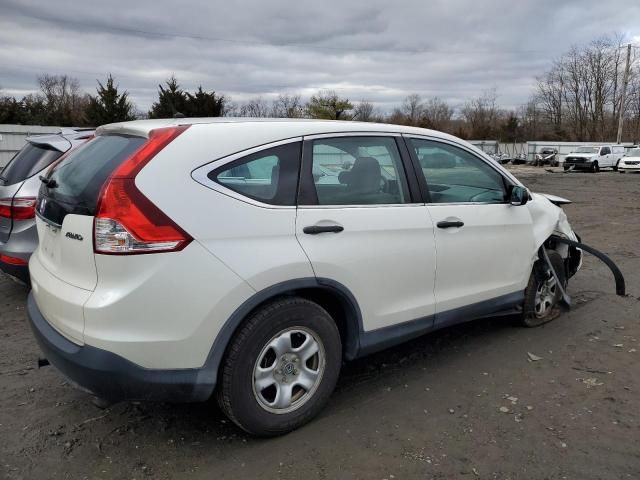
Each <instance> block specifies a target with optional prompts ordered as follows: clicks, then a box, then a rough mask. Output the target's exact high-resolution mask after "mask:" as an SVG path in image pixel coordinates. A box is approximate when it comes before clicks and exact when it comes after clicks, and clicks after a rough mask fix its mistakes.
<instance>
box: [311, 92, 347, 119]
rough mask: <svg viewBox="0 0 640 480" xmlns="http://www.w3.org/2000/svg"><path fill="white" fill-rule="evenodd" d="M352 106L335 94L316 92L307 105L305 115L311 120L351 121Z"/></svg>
mask: <svg viewBox="0 0 640 480" xmlns="http://www.w3.org/2000/svg"><path fill="white" fill-rule="evenodd" d="M351 110H353V105H352V104H351V102H349V100H348V99H346V98H340V97H338V94H336V92H331V91H329V92H318V93H317V94H316V95H312V96H311V100H309V102H308V103H307V113H308V115H309V116H310V117H311V118H321V119H323V120H351V119H352V115H351V114H350V111H351Z"/></svg>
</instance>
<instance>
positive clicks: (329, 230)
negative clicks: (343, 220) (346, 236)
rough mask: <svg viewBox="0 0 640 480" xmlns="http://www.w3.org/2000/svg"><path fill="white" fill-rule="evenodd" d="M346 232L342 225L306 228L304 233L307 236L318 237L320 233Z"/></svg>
mask: <svg viewBox="0 0 640 480" xmlns="http://www.w3.org/2000/svg"><path fill="white" fill-rule="evenodd" d="M343 230H344V227H343V226H342V225H312V226H310V227H304V228H303V229H302V231H303V232H304V233H306V234H307V235H317V234H319V233H340V232H342V231H343Z"/></svg>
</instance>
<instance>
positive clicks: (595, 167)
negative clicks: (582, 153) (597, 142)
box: [591, 161, 600, 173]
mask: <svg viewBox="0 0 640 480" xmlns="http://www.w3.org/2000/svg"><path fill="white" fill-rule="evenodd" d="M591 171H592V172H593V173H598V172H599V171H600V165H598V162H597V161H596V162H593V163H592V164H591Z"/></svg>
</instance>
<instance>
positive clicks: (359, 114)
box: [353, 100, 383, 122]
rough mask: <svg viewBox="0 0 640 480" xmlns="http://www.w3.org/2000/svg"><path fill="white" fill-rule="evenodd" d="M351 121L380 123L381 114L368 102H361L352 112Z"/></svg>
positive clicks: (381, 119)
mask: <svg viewBox="0 0 640 480" xmlns="http://www.w3.org/2000/svg"><path fill="white" fill-rule="evenodd" d="M353 119H354V120H358V121H360V122H382V121H383V118H382V114H380V112H379V111H378V110H377V109H376V108H375V107H374V105H373V103H371V102H369V101H368V100H361V101H360V103H358V104H357V105H356V106H355V108H354V110H353Z"/></svg>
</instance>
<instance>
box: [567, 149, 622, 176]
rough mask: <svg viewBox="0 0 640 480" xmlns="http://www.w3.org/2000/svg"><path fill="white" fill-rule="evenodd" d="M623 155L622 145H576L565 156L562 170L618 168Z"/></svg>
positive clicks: (596, 170) (594, 170) (593, 170)
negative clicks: (576, 146)
mask: <svg viewBox="0 0 640 480" xmlns="http://www.w3.org/2000/svg"><path fill="white" fill-rule="evenodd" d="M623 156H624V146H622V145H601V146H593V147H591V146H585V147H578V148H576V149H575V150H574V151H573V152H571V153H570V154H569V155H567V156H566V157H565V160H564V165H563V166H564V170H565V171H567V170H570V169H575V170H590V171H592V172H599V171H600V169H602V168H611V169H612V170H617V169H618V164H619V162H620V159H621V158H622V157H623Z"/></svg>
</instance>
